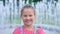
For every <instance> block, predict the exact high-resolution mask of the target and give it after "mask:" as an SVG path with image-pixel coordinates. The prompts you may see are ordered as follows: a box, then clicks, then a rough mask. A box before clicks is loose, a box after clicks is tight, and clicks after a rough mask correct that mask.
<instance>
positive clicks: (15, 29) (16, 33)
mask: <svg viewBox="0 0 60 34" xmlns="http://www.w3.org/2000/svg"><path fill="white" fill-rule="evenodd" d="M19 33H20V27H19V26H17V27H15V28H14V31H13V34H19Z"/></svg>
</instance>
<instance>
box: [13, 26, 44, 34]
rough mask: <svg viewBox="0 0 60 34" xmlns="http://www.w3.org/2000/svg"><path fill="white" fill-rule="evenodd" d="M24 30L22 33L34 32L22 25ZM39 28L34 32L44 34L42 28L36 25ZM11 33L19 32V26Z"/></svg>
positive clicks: (30, 33) (31, 33) (18, 33)
mask: <svg viewBox="0 0 60 34" xmlns="http://www.w3.org/2000/svg"><path fill="white" fill-rule="evenodd" d="M22 28H23V30H24V34H34V31H31V30H27V29H26V28H25V27H24V26H22ZM37 28H39V29H37V30H36V34H44V32H43V30H42V28H41V27H37ZM12 34H21V32H20V27H17V28H16V29H15V30H14V32H13V33H12Z"/></svg>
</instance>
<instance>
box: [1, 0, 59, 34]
mask: <svg viewBox="0 0 60 34" xmlns="http://www.w3.org/2000/svg"><path fill="white" fill-rule="evenodd" d="M26 4H31V5H32V6H33V7H34V8H35V11H36V20H35V21H34V24H36V25H38V26H41V27H42V28H43V30H44V32H45V34H60V0H0V34H12V32H13V31H14V28H15V27H16V26H19V25H21V24H23V21H22V20H21V18H20V14H21V13H20V10H21V8H22V7H23V6H24V5H26Z"/></svg>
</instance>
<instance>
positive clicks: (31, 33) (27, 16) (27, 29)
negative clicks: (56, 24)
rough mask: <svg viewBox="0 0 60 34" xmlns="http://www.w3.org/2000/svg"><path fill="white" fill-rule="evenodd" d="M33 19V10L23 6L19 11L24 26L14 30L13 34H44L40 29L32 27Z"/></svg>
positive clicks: (28, 6) (30, 7)
mask: <svg viewBox="0 0 60 34" xmlns="http://www.w3.org/2000/svg"><path fill="white" fill-rule="evenodd" d="M35 17H36V15H35V9H34V8H33V7H32V6H30V5H26V6H24V7H23V8H22V10H21V18H22V20H23V22H24V25H22V26H18V27H17V28H15V30H14V32H13V34H44V31H43V30H42V28H41V27H38V26H36V27H35V26H34V25H33V22H34V19H35Z"/></svg>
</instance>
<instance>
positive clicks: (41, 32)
mask: <svg viewBox="0 0 60 34" xmlns="http://www.w3.org/2000/svg"><path fill="white" fill-rule="evenodd" d="M36 29H37V33H39V34H44V31H43V29H42V27H41V26H37V27H36Z"/></svg>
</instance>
